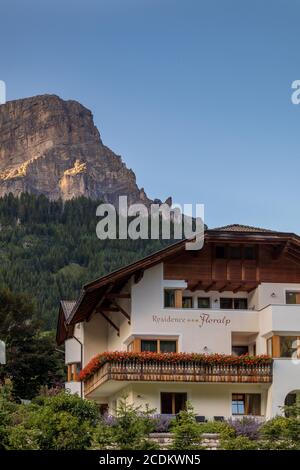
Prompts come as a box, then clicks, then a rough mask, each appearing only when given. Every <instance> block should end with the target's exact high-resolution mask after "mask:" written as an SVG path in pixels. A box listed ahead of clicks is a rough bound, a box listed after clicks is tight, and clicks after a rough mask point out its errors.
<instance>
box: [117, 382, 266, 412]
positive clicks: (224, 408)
mask: <svg viewBox="0 0 300 470" xmlns="http://www.w3.org/2000/svg"><path fill="white" fill-rule="evenodd" d="M161 392H182V393H187V398H188V400H190V401H191V402H192V405H193V407H194V410H195V413H196V414H197V415H202V416H205V417H206V418H208V419H213V417H214V416H224V417H228V418H229V417H231V403H232V393H260V394H261V397H262V398H261V400H262V403H261V405H262V406H261V408H262V416H264V415H265V414H266V403H267V393H268V391H267V387H266V386H265V385H258V384H239V385H237V384H213V385H212V384H187V383H182V384H179V383H174V384H170V383H155V384H154V383H152V384H151V383H135V384H132V385H129V386H126V387H124V389H123V390H121V391H119V392H118V393H116V394H115V395H114V396H112V397H111V400H110V402H109V406H110V410H111V411H112V410H113V409H114V408H115V404H116V403H118V400H120V398H121V397H122V396H124V395H126V396H127V400H128V402H129V403H133V404H134V405H136V406H140V405H141V406H143V407H144V406H145V405H149V407H150V408H151V409H154V410H156V411H155V412H156V413H161V404H160V393H161Z"/></svg>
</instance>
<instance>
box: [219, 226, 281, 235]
mask: <svg viewBox="0 0 300 470" xmlns="http://www.w3.org/2000/svg"><path fill="white" fill-rule="evenodd" d="M213 230H217V231H219V232H246V233H251V232H256V233H257V232H263V233H278V232H276V231H275V230H270V229H267V228H261V227H252V226H250V225H240V224H231V225H224V227H217V228H214V229H213Z"/></svg>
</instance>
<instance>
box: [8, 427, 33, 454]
mask: <svg viewBox="0 0 300 470" xmlns="http://www.w3.org/2000/svg"><path fill="white" fill-rule="evenodd" d="M40 434H41V431H39V430H38V429H36V428H34V429H29V428H28V427H25V426H24V425H23V424H19V425H18V426H15V427H12V428H11V429H10V432H9V434H8V439H7V448H8V449H17V450H39V449H40V443H39V441H40Z"/></svg>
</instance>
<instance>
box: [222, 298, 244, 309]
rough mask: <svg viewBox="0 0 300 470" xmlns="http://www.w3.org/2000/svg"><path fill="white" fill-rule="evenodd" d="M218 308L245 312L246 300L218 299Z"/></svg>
mask: <svg viewBox="0 0 300 470" xmlns="http://www.w3.org/2000/svg"><path fill="white" fill-rule="evenodd" d="M220 308H222V309H225V310H232V309H234V310H247V309H248V300H247V299H243V298H240V299H239V298H227V297H221V298H220Z"/></svg>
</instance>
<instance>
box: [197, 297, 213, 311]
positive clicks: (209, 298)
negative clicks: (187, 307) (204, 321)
mask: <svg viewBox="0 0 300 470" xmlns="http://www.w3.org/2000/svg"><path fill="white" fill-rule="evenodd" d="M199 299H208V300H209V306H208V307H199ZM202 308H203V309H204V310H209V309H210V308H211V297H209V296H204V295H198V296H197V309H198V310H199V309H200V310H201V309H202Z"/></svg>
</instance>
